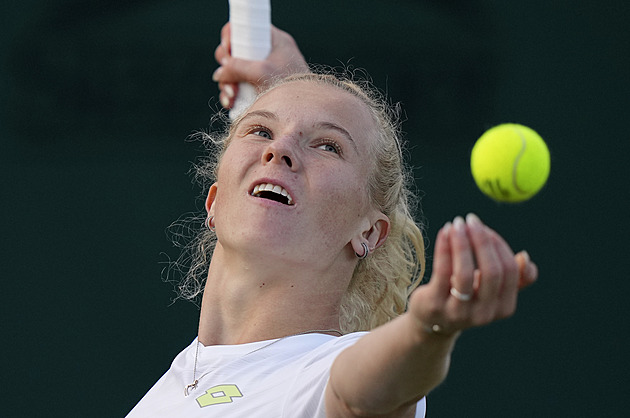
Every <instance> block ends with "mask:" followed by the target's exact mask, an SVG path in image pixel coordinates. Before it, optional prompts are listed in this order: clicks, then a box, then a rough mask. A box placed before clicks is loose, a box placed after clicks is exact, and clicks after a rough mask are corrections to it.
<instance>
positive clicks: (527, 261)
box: [521, 250, 531, 263]
mask: <svg viewBox="0 0 630 418" xmlns="http://www.w3.org/2000/svg"><path fill="white" fill-rule="evenodd" d="M521 254H523V258H524V259H525V262H526V263H529V262H530V260H531V258H529V253H528V252H527V251H525V250H523V251H521Z"/></svg>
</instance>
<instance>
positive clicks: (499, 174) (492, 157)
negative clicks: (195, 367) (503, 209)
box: [470, 123, 551, 202]
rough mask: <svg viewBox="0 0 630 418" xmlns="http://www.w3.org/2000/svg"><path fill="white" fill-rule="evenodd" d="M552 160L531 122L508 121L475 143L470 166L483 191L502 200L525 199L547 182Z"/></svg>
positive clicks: (514, 200)
mask: <svg viewBox="0 0 630 418" xmlns="http://www.w3.org/2000/svg"><path fill="white" fill-rule="evenodd" d="M550 166H551V163H550V158H549V149H548V148H547V144H545V141H543V139H542V138H541V137H540V135H538V134H537V133H536V131H534V130H533V129H530V128H528V127H527V126H523V125H519V124H515V123H505V124H502V125H498V126H495V127H494V128H491V129H489V130H487V131H486V132H485V133H484V134H483V135H481V137H480V138H479V139H478V140H477V142H476V143H475V146H474V147H473V149H472V153H471V155H470V170H471V171H472V175H473V177H474V179H475V182H476V183H477V186H478V187H479V189H481V191H482V192H483V193H485V194H486V195H488V196H490V197H491V198H492V199H494V200H497V201H500V202H522V201H524V200H527V199H529V198H531V197H532V196H534V195H535V194H536V193H538V191H539V190H540V189H541V188H542V187H543V186H544V185H545V183H546V182H547V178H548V177H549V169H550Z"/></svg>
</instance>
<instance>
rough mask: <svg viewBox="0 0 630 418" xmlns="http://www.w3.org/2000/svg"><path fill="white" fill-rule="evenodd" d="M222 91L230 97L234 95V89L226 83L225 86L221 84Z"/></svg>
mask: <svg viewBox="0 0 630 418" xmlns="http://www.w3.org/2000/svg"><path fill="white" fill-rule="evenodd" d="M223 92H224V93H225V94H226V95H227V97H229V98H230V99H231V98H232V97H234V89H233V88H232V86H230V85H229V84H226V85H225V86H223Z"/></svg>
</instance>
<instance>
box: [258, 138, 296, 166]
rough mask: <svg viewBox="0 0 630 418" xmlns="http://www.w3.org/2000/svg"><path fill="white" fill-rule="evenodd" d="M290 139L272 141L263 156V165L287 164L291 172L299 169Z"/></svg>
mask: <svg viewBox="0 0 630 418" xmlns="http://www.w3.org/2000/svg"><path fill="white" fill-rule="evenodd" d="M291 142H293V141H292V140H291V139H290V138H283V139H274V140H272V141H271V142H270V143H269V145H268V146H267V148H266V149H265V152H264V153H263V156H262V162H263V164H286V166H287V167H289V168H290V169H291V170H293V171H294V170H296V169H297V158H296V155H295V152H294V150H293V148H292V145H291Z"/></svg>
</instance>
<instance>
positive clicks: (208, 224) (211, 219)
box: [204, 216, 214, 231]
mask: <svg viewBox="0 0 630 418" xmlns="http://www.w3.org/2000/svg"><path fill="white" fill-rule="evenodd" d="M204 224H205V225H206V228H208V229H209V230H211V231H214V216H208V217H207V218H206V221H205V222H204Z"/></svg>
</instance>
